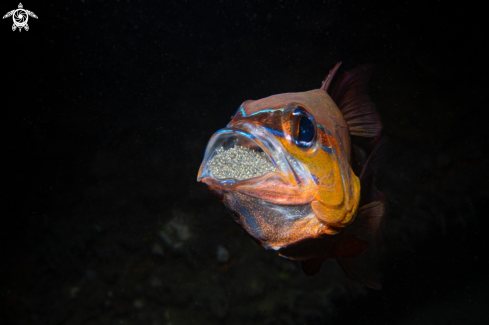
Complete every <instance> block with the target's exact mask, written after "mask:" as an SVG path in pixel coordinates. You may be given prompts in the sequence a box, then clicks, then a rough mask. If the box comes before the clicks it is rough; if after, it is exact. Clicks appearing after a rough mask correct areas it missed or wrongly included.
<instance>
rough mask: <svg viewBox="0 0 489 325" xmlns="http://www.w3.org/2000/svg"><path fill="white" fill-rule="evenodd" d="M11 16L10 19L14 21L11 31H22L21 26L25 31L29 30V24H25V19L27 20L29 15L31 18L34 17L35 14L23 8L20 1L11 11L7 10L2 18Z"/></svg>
mask: <svg viewBox="0 0 489 325" xmlns="http://www.w3.org/2000/svg"><path fill="white" fill-rule="evenodd" d="M10 16H12V19H13V21H14V24H13V25H12V31H15V29H17V28H18V29H19V32H21V31H22V28H24V29H25V30H26V31H28V30H29V25H27V21H28V20H29V16H31V17H32V18H36V19H37V16H36V14H35V13H33V12H32V11H29V10H25V9H24V7H23V6H22V3H19V8H18V9H14V10H12V11H9V12H7V13H6V14H5V16H3V19H5V18H8V17H10Z"/></svg>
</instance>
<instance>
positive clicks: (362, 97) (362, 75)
mask: <svg viewBox="0 0 489 325" xmlns="http://www.w3.org/2000/svg"><path fill="white" fill-rule="evenodd" d="M335 68H336V67H335ZM335 68H334V69H333V70H331V72H336V70H335ZM372 70H373V66H372V65H370V64H366V65H362V66H359V67H357V68H355V69H353V70H352V71H350V72H345V73H343V75H342V76H341V78H340V80H339V81H338V83H337V84H336V86H335V88H334V89H333V92H332V93H331V98H332V99H333V100H334V102H335V103H336V105H338V107H339V109H340V111H341V113H343V117H344V118H345V121H346V123H347V124H348V127H349V129H350V134H351V135H357V136H362V137H375V136H377V135H378V134H380V131H381V129H382V125H381V123H380V119H379V116H378V115H377V112H376V111H375V105H374V104H373V103H372V102H371V101H370V98H369V97H368V94H367V82H368V79H369V78H370V75H371V74H372ZM331 72H330V74H331ZM328 76H329V75H328ZM327 79H328V77H326V80H327ZM326 80H325V81H326ZM324 84H326V82H324ZM324 84H323V85H324ZM328 85H329V84H328Z"/></svg>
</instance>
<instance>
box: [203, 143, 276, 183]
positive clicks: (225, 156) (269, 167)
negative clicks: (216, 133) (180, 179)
mask: <svg viewBox="0 0 489 325" xmlns="http://www.w3.org/2000/svg"><path fill="white" fill-rule="evenodd" d="M209 169H210V171H211V172H212V175H214V177H216V178H217V179H225V178H232V179H237V180H244V179H248V178H252V177H257V176H261V175H263V174H265V173H268V172H271V171H275V166H274V165H273V163H272V162H271V161H270V159H269V158H268V156H267V154H266V153H265V152H263V151H256V150H253V149H249V148H246V147H243V146H239V145H236V146H234V147H232V148H230V149H228V150H224V149H223V148H220V149H218V150H217V151H216V154H215V155H214V157H212V159H211V161H210V162H209Z"/></svg>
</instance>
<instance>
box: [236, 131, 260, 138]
mask: <svg viewBox="0 0 489 325" xmlns="http://www.w3.org/2000/svg"><path fill="white" fill-rule="evenodd" d="M234 132H236V133H238V134H241V135H244V136H245V137H247V138H250V139H254V138H255V136H254V135H252V134H249V133H246V132H242V131H234Z"/></svg>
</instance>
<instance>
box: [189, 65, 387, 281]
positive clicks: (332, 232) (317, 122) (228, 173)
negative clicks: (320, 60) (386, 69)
mask: <svg viewBox="0 0 489 325" xmlns="http://www.w3.org/2000/svg"><path fill="white" fill-rule="evenodd" d="M340 66H341V62H339V63H337V64H336V65H335V66H334V68H333V69H331V71H330V72H329V73H328V75H327V76H326V78H325V79H324V80H323V82H322V84H321V87H320V88H318V89H314V90H310V91H306V92H296V93H283V94H277V95H272V96H269V97H266V98H262V99H259V100H247V101H245V102H243V103H242V104H241V105H240V106H239V108H238V109H237V110H236V112H235V113H234V115H233V116H232V117H231V121H230V122H229V123H228V125H227V126H226V127H225V128H223V129H220V130H218V131H217V132H216V133H214V134H213V135H212V137H211V138H210V140H209V142H208V144H207V147H206V149H205V153H204V158H203V161H202V164H201V166H200V169H199V172H198V175H197V181H198V182H203V183H205V184H206V185H207V186H208V187H209V189H210V191H211V193H213V194H214V195H215V196H216V197H217V198H218V200H219V201H221V202H222V203H224V205H225V207H226V208H227V210H228V211H229V212H230V214H231V216H232V218H233V219H234V221H235V222H236V223H237V224H238V225H240V226H241V227H242V228H243V229H244V231H245V232H246V233H247V234H249V235H250V236H251V237H252V238H253V239H254V240H255V241H256V242H257V243H258V244H259V245H261V246H263V247H264V248H265V249H271V250H275V251H276V252H277V253H278V255H280V256H282V257H285V258H288V259H292V260H298V261H301V265H302V269H303V271H304V272H305V273H306V274H307V275H314V274H316V273H318V272H319V270H320V268H321V265H322V264H323V262H324V261H325V260H326V259H335V260H337V261H338V263H339V265H340V266H341V268H342V269H343V270H344V272H345V273H346V275H347V276H348V277H349V278H351V279H352V280H354V281H357V282H359V283H362V284H364V285H365V286H367V287H370V288H372V289H380V288H381V287H382V284H381V281H380V278H381V275H380V272H379V270H378V267H377V264H378V259H379V251H380V244H381V238H382V229H383V227H384V226H383V225H384V224H385V223H384V218H383V217H384V215H385V211H386V205H385V196H384V194H383V193H381V192H380V191H379V190H378V189H377V186H376V183H377V181H376V180H377V175H378V171H379V166H381V161H382V157H383V156H384V155H383V154H382V152H383V151H384V149H383V148H384V147H385V146H384V144H385V143H386V141H387V138H386V137H382V135H381V131H382V124H381V121H380V117H379V115H378V113H377V111H376V108H375V105H374V104H373V103H372V101H371V100H370V98H369V96H368V93H367V82H368V80H369V78H370V76H371V74H372V71H373V66H372V65H362V66H359V67H357V68H355V69H353V70H351V71H348V72H344V73H343V74H342V76H341V77H340V78H339V79H338V81H337V82H336V83H335V87H334V88H333V90H332V91H331V93H329V92H328V89H329V87H330V85H331V83H332V81H333V78H334V77H335V75H336V73H337V71H338V70H339V68H340ZM352 138H353V139H356V140H358V141H356V143H358V144H353V143H352Z"/></svg>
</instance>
